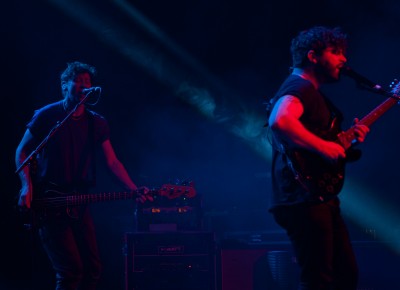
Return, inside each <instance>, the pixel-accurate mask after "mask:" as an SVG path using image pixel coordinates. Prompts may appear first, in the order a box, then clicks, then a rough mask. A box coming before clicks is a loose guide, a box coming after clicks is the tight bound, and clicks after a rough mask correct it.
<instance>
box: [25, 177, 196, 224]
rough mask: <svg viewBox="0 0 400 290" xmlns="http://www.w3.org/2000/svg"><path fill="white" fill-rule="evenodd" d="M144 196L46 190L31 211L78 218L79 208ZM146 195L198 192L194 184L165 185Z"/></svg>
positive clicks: (170, 196) (191, 194)
mask: <svg viewBox="0 0 400 290" xmlns="http://www.w3.org/2000/svg"><path fill="white" fill-rule="evenodd" d="M140 195H143V191H142V189H138V190H134V191H125V192H103V193H95V194H80V193H79V192H76V191H72V192H64V191H60V190H58V189H53V188H52V189H46V190H43V191H42V192H41V194H40V197H38V198H34V199H33V200H32V203H31V211H32V212H33V213H34V214H36V215H42V216H43V215H46V214H54V213H61V212H64V211H65V212H66V213H67V214H68V216H70V217H72V218H76V214H77V210H76V209H77V208H78V207H79V206H82V205H87V204H90V203H98V202H103V201H113V200H130V199H136V198H138V197H139V196H140ZM146 195H151V196H152V197H156V196H162V197H165V198H167V199H175V198H178V197H183V198H193V197H195V196H196V190H195V188H194V186H193V184H192V183H190V184H189V185H175V184H164V185H162V186H161V187H159V188H152V189H149V192H148V193H146Z"/></svg>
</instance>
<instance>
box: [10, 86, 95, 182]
mask: <svg viewBox="0 0 400 290" xmlns="http://www.w3.org/2000/svg"><path fill="white" fill-rule="evenodd" d="M91 92H92V91H90V92H88V93H87V94H86V95H85V97H84V98H83V99H82V100H81V101H80V102H79V103H78V104H76V106H75V107H74V108H73V109H72V110H71V111H69V113H68V114H67V116H66V117H65V118H64V119H63V120H62V121H61V122H60V121H57V123H56V125H55V126H54V127H53V128H52V129H51V130H50V132H49V133H48V134H47V136H46V137H45V138H44V139H43V140H42V142H40V143H39V145H38V146H37V147H36V148H35V149H34V150H33V151H32V153H31V154H29V156H28V157H27V158H26V159H25V160H24V161H23V162H22V163H21V165H20V166H19V167H18V168H17V170H16V171H15V173H16V174H18V173H19V172H20V171H21V170H22V169H23V168H24V167H25V166H27V165H28V164H31V162H32V161H33V160H35V158H36V156H37V154H39V153H40V151H42V149H43V148H44V146H45V145H46V144H47V142H48V141H49V140H50V138H51V137H52V136H53V135H54V134H55V133H56V132H57V131H58V130H59V129H60V128H61V126H63V125H64V124H65V122H66V121H67V120H68V119H69V118H70V117H71V116H72V114H73V113H75V112H76V110H77V109H78V107H79V106H80V105H82V104H84V103H85V102H86V100H87V99H88V97H89V95H90V93H91Z"/></svg>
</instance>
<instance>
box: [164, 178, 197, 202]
mask: <svg viewBox="0 0 400 290" xmlns="http://www.w3.org/2000/svg"><path fill="white" fill-rule="evenodd" d="M158 194H159V195H160V196H165V197H167V198H168V199H174V198H178V197H187V198H193V197H195V196H196V190H195V188H194V186H193V183H192V182H190V183H189V185H177V184H164V185H162V186H161V187H160V189H159V190H158Z"/></svg>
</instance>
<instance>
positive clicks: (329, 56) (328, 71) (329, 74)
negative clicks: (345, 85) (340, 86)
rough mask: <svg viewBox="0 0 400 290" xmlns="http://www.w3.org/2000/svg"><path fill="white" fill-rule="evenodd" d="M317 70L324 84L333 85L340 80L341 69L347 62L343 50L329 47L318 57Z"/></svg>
mask: <svg viewBox="0 0 400 290" xmlns="http://www.w3.org/2000/svg"><path fill="white" fill-rule="evenodd" d="M317 60H318V61H317V64H316V70H317V72H318V74H319V75H321V77H322V78H323V82H326V83H331V82H335V81H338V80H339V76H340V69H341V68H342V67H343V66H344V64H345V63H346V61H347V58H346V56H345V55H344V52H343V50H341V49H337V48H334V47H328V48H326V49H325V50H323V51H322V53H321V55H320V56H318V57H317Z"/></svg>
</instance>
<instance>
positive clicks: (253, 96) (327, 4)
mask: <svg viewBox="0 0 400 290" xmlns="http://www.w3.org/2000/svg"><path fill="white" fill-rule="evenodd" d="M117 3H125V4H126V5H127V6H125V7H123V8H122V6H118V5H117ZM4 5H5V6H3V8H2V17H1V18H0V19H1V40H2V41H1V46H2V58H1V60H2V77H1V80H2V81H1V84H2V86H1V89H2V101H3V102H2V103H3V106H2V111H3V113H2V114H1V118H2V119H1V124H2V125H1V126H2V130H1V132H2V133H3V134H2V135H3V137H2V142H1V144H2V145H1V149H2V150H1V151H2V154H1V158H2V159H1V176H2V177H1V181H2V196H3V199H2V202H1V205H2V208H1V214H2V216H1V225H2V228H3V231H2V232H3V234H2V240H3V245H4V246H3V247H2V256H3V257H2V258H1V260H2V261H4V263H2V275H1V276H2V279H3V281H4V282H1V281H0V288H1V286H2V285H1V283H3V284H4V285H5V286H4V289H13V288H12V286H11V285H18V283H17V282H16V281H17V280H24V281H27V280H28V281H29V279H30V277H31V276H32V272H33V273H34V274H35V271H39V272H40V273H45V272H46V271H48V268H47V267H48V265H47V264H46V262H45V259H43V257H42V256H41V252H40V250H39V249H37V247H36V246H35V241H34V240H33V241H31V240H30V235H29V232H27V231H24V230H23V229H22V226H21V224H20V220H19V217H18V215H17V214H16V212H15V211H14V208H13V205H14V204H15V200H14V198H15V196H16V194H17V193H18V190H19V185H20V184H19V180H18V178H17V176H16V174H15V173H14V172H15V165H14V153H15V148H16V146H17V144H18V143H19V141H20V139H21V137H22V134H23V132H24V131H25V127H24V126H25V124H26V123H27V122H28V121H29V120H30V118H31V116H32V113H33V111H34V110H35V109H37V108H39V107H41V106H42V105H45V104H47V103H49V102H53V101H56V100H59V99H60V98H61V95H60V85H59V74H60V72H61V71H62V70H64V68H65V65H66V62H70V61H74V60H80V61H83V62H87V63H90V64H92V65H94V66H96V67H97V69H98V71H99V75H98V79H97V82H96V84H95V85H98V86H101V87H102V95H101V99H100V102H99V103H98V104H97V105H96V107H95V108H94V109H95V110H96V111H98V112H99V113H101V114H103V115H104V116H105V117H106V118H107V120H108V121H109V123H110V126H111V129H112V133H111V141H112V143H113V145H114V147H115V150H116V153H117V155H118V157H119V158H120V160H121V161H122V162H123V163H124V164H125V166H126V168H127V170H128V172H129V173H130V175H131V177H132V179H133V180H134V181H135V182H136V183H137V184H138V185H146V186H149V187H152V186H160V185H162V184H164V183H175V182H176V181H189V180H190V181H193V182H194V184H195V188H196V191H197V193H199V194H200V195H201V196H202V198H203V210H204V213H205V214H204V228H205V230H210V231H215V232H216V234H217V237H218V238H221V237H223V236H224V235H225V234H226V233H241V232H262V233H274V232H276V231H278V232H279V228H278V227H277V226H276V225H275V224H274V222H273V221H272V219H271V216H270V215H269V214H268V212H267V208H268V199H269V191H270V182H269V174H270V171H269V168H270V162H269V159H268V156H269V147H268V145H267V142H266V136H265V133H266V132H265V130H264V129H263V128H262V126H263V122H264V121H265V119H266V118H265V116H264V115H265V107H264V105H263V102H264V101H265V98H269V97H271V96H272V95H273V93H274V92H275V90H276V89H277V87H278V86H279V84H280V82H281V81H282V80H283V79H284V78H285V77H286V76H287V74H288V71H289V67H290V65H291V59H290V54H289V46H290V40H291V38H292V37H294V36H295V35H296V34H297V32H298V31H299V30H302V29H306V28H308V27H310V26H313V25H326V26H340V27H342V28H343V30H344V31H345V32H346V33H348V35H349V45H350V49H349V51H348V59H349V65H350V66H352V67H353V68H354V69H355V70H357V71H358V72H360V73H361V74H363V75H365V76H366V77H368V78H370V79H371V80H373V81H375V82H377V83H379V84H381V85H382V86H383V87H384V88H388V85H389V84H390V83H391V82H392V80H393V79H394V78H396V77H398V76H399V60H398V59H397V56H398V52H399V51H400V40H399V36H400V32H399V29H398V27H399V26H398V24H399V21H398V14H399V12H400V4H399V3H398V2H396V1H395V0H386V1H379V2H377V1H363V2H362V4H356V3H352V2H351V1H343V0H339V1H227V0H212V1H211V0H193V1H184V0H170V1H159V0H137V1H132V0H127V1H126V2H124V1H106V0H98V1H61V0H59V1H57V0H51V1H50V0H49V1H44V0H41V1H28V0H22V1H7V4H4ZM132 8H134V10H132ZM135 11H136V12H137V14H136V15H140V17H142V18H138V16H136V18H135V17H134V14H135ZM149 29H151V30H149ZM188 87H190V88H191V89H187V88H188ZM185 88H186V89H185ZM324 90H325V91H326V93H327V94H329V95H330V96H331V98H332V99H334V101H335V103H336V104H337V105H338V106H339V107H341V108H343V112H344V114H345V117H346V123H345V126H347V127H348V126H350V125H351V121H352V119H353V118H354V117H363V116H364V115H366V114H367V113H368V112H369V111H371V110H372V109H373V108H375V107H376V106H377V105H378V104H379V103H380V102H382V101H383V100H384V98H383V97H382V96H378V95H374V94H372V93H369V92H366V91H362V90H359V89H358V88H356V86H355V84H354V82H353V81H352V80H349V79H347V78H343V80H342V81H341V82H340V83H338V84H335V85H332V86H329V87H326V88H324ZM210 105H212V106H210ZM210 107H212V108H213V110H212V111H205V110H204V109H207V108H210ZM202 109H203V110H202ZM398 113H399V108H397V107H394V108H393V109H391V110H390V111H389V112H387V113H386V114H385V115H384V116H383V117H382V118H381V119H379V120H378V122H376V123H375V124H374V125H373V127H372V130H371V133H370V135H369V138H368V140H367V142H366V143H364V144H362V145H361V148H362V149H363V158H362V159H361V160H360V161H359V162H357V163H354V164H351V165H349V168H348V175H347V180H348V182H347V183H346V186H345V190H344V195H348V196H350V197H348V198H346V196H344V197H343V198H344V203H345V202H347V203H348V205H346V204H344V208H345V209H349V210H352V209H355V210H358V213H356V214H354V215H351V213H349V225H350V230H351V232H352V233H353V236H354V239H361V240H362V239H371V236H363V233H365V232H366V231H368V230H371V229H372V230H373V231H375V233H377V236H376V235H374V236H373V237H372V238H373V239H379V237H380V234H381V233H380V229H381V228H380V227H379V225H383V226H382V228H383V229H385V230H386V231H389V233H388V232H385V233H382V237H383V239H385V238H387V236H388V235H389V236H390V235H391V234H394V235H397V231H398V226H397V225H398V224H399V223H398V219H397V216H396V210H397V204H398V203H399V201H400V197H399V195H398V179H399V177H400V171H399V170H398V160H399V157H398V155H397V152H398V150H397V148H398V146H399V144H400V142H399V137H398V132H399V129H400V125H399V122H398ZM98 180H99V183H98V190H99V191H107V190H112V191H115V190H117V191H118V190H121V188H120V187H119V185H118V184H116V183H115V182H114V181H113V180H112V179H111V178H110V177H109V176H108V173H107V172H105V171H104V166H103V164H101V163H99V178H98ZM350 185H355V186H354V187H350ZM355 187H357V188H358V189H361V190H358V191H357V192H354V189H353V188H355ZM351 197H353V198H351ZM357 201H361V202H365V203H366V204H367V206H366V207H365V209H364V207H361V206H358V203H357ZM374 206H376V207H374ZM132 209H133V204H132V202H120V201H116V202H110V203H103V204H96V205H93V212H94V216H95V219H96V223H98V234H99V244H100V248H101V251H102V255H103V257H104V261H105V269H104V270H105V273H104V278H103V279H104V284H103V285H106V286H104V287H105V289H107V288H108V286H107V285H114V286H113V287H116V288H114V289H117V288H119V286H121V287H122V284H121V283H122V282H121V279H122V278H121V277H122V275H123V256H122V250H121V248H122V244H123V234H124V233H125V232H127V231H131V230H132V224H133V212H132V211H133V210H132ZM375 210H376V212H375ZM360 211H361V213H360ZM393 212H394V214H392V213H393ZM389 213H390V214H391V215H390V216H389ZM346 214H348V213H346ZM386 214H387V216H386ZM360 216H361V217H363V219H359V218H358V217H360ZM389 217H390V219H389ZM364 218H365V219H364ZM385 218H387V219H385ZM383 229H382V231H383ZM396 237H397V236H396ZM32 249H34V250H32ZM32 252H33V253H36V254H37V255H33V259H32ZM396 255H397V254H396V253H395V252H394V251H393V253H392V256H396ZM36 256H37V257H36ZM363 258H364V257H361V260H362V259H363ZM32 262H33V264H35V263H36V265H40V266H33V267H32ZM368 264H374V261H368ZM381 268H382V267H380V269H381ZM32 269H34V271H32ZM35 275H37V276H36V277H40V274H35ZM45 277H47V276H45ZM10 281H11V282H10ZM115 285H117V286H115ZM21 287H22V286H21ZM109 287H111V286H109ZM15 289H18V288H15Z"/></svg>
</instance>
